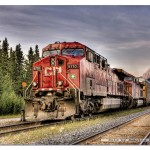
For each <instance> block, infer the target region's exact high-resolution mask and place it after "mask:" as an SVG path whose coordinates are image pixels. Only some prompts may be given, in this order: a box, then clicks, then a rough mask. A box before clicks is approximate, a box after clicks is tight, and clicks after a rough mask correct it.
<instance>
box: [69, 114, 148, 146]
mask: <svg viewBox="0 0 150 150" xmlns="http://www.w3.org/2000/svg"><path fill="white" fill-rule="evenodd" d="M149 113H150V112H146V113H144V114H141V115H138V116H136V117H133V118H131V119H129V120H127V121H125V122H122V123H120V124H118V125H114V126H112V127H110V128H107V129H104V130H102V131H99V132H97V133H94V134H92V135H88V136H87V137H84V138H81V139H79V140H77V141H75V142H73V143H71V144H70V145H78V144H80V143H81V142H84V141H86V140H88V139H91V138H93V137H95V136H97V135H100V134H103V133H105V132H108V131H110V130H112V129H115V128H117V127H120V126H122V125H126V124H128V123H131V122H132V121H135V120H136V119H138V118H140V117H142V116H144V115H147V114H149Z"/></svg>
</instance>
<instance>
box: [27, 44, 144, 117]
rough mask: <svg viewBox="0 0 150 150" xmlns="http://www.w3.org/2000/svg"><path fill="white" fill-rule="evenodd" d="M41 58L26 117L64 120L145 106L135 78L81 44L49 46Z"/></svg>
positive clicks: (28, 96) (34, 73) (29, 89)
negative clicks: (109, 110)
mask: <svg viewBox="0 0 150 150" xmlns="http://www.w3.org/2000/svg"><path fill="white" fill-rule="evenodd" d="M42 56H43V57H42V59H40V60H39V61H37V62H35V63H34V64H33V81H32V83H31V84H30V85H29V87H28V88H27V90H26V92H25V95H26V97H25V101H26V106H25V112H26V116H28V117H29V116H30V117H33V118H37V119H66V118H74V117H75V116H80V117H83V116H84V115H91V114H93V113H96V112H102V111H105V110H108V109H112V108H113V109H116V108H122V109H125V108H128V107H136V106H138V105H141V104H142V105H143V104H146V98H144V97H143V95H141V91H142V92H143V87H144V85H142V84H140V83H139V82H138V78H135V77H134V76H133V75H131V74H129V73H127V72H125V71H124V70H122V69H116V68H114V69H112V68H110V66H109V64H108V63H107V59H106V58H104V57H103V56H101V55H99V54H98V53H96V52H95V51H93V50H91V49H90V48H88V47H87V46H85V45H83V44H81V43H78V42H62V43H60V42H56V43H54V44H49V45H48V46H46V47H45V48H43V51H42Z"/></svg>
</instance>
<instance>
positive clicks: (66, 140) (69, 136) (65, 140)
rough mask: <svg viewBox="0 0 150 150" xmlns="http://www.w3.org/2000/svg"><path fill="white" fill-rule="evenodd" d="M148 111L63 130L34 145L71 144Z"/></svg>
mask: <svg viewBox="0 0 150 150" xmlns="http://www.w3.org/2000/svg"><path fill="white" fill-rule="evenodd" d="M147 113H150V109H148V110H145V111H142V112H138V113H134V114H131V115H128V116H124V117H120V118H117V119H114V120H113V121H112V120H111V121H108V122H105V123H98V124H96V125H92V126H90V127H87V128H80V129H76V130H74V131H71V132H67V133H63V132H62V133H60V134H57V135H55V136H53V137H50V138H46V139H42V140H40V141H37V142H35V143H32V144H33V145H70V144H72V143H74V142H76V141H78V140H80V139H82V138H85V137H87V136H90V135H93V134H95V133H97V132H100V131H104V130H107V129H109V128H111V127H113V126H117V125H120V124H122V123H125V122H127V121H129V120H131V119H133V118H136V117H138V116H140V115H142V114H143V115H144V114H147Z"/></svg>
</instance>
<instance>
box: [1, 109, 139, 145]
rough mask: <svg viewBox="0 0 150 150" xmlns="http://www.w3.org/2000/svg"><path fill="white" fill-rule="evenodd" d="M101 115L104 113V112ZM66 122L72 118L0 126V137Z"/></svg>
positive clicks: (95, 116)
mask: <svg viewBox="0 0 150 150" xmlns="http://www.w3.org/2000/svg"><path fill="white" fill-rule="evenodd" d="M107 113H108V112H106V115H107ZM102 115H104V113H103V114H102ZM97 117H100V114H95V115H93V116H92V117H89V116H85V117H84V118H77V119H75V121H80V120H87V119H94V118H97ZM135 119H136V118H135ZM132 120H133V119H131V121H132ZM68 122H72V120H57V121H54V120H53V121H50V122H47V121H38V122H35V121H34V122H33V121H32V122H31V121H30V122H24V123H18V124H11V125H6V126H0V137H1V136H6V135H9V134H17V133H19V132H25V131H29V130H34V129H38V128H42V127H47V126H51V125H58V124H65V123H68ZM127 122H129V121H127ZM120 125H121V124H120ZM120 125H118V126H120ZM115 127H117V126H115ZM115 127H113V128H115ZM113 128H110V129H108V130H111V129H113ZM108 130H105V131H101V132H99V133H97V134H100V133H104V132H106V131H108ZM97 134H94V135H92V136H96V135H97ZM92 136H90V137H92ZM90 137H87V138H90ZM87 138H85V139H87ZM85 139H82V140H85ZM82 140H79V141H77V142H74V143H72V144H73V145H76V144H78V143H80V142H81V141H82Z"/></svg>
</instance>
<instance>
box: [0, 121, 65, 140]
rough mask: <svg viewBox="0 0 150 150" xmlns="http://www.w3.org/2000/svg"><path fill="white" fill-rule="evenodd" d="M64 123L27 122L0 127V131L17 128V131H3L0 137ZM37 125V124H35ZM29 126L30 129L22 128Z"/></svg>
mask: <svg viewBox="0 0 150 150" xmlns="http://www.w3.org/2000/svg"><path fill="white" fill-rule="evenodd" d="M64 122H65V121H60V120H59V121H57V122H51V123H45V124H40V123H42V122H32V123H31V122H27V123H20V124H14V125H8V126H2V127H0V129H5V128H7V129H8V128H12V127H13V128H14V127H17V129H11V130H9V131H4V132H0V137H1V136H5V135H8V134H16V133H19V132H23V131H29V130H34V129H37V128H42V127H46V126H51V125H57V124H63V123H64ZM37 123H38V124H37ZM27 124H29V125H31V126H30V127H22V126H25V125H27Z"/></svg>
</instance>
